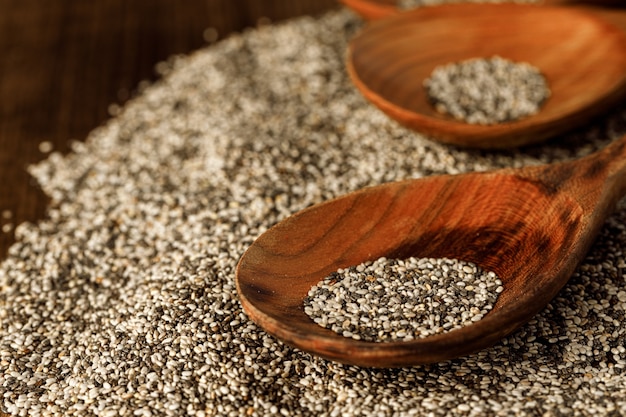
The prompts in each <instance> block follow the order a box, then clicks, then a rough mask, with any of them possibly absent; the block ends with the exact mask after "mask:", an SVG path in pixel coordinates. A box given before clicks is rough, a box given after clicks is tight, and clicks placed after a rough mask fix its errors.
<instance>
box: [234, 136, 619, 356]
mask: <svg viewBox="0 0 626 417" xmlns="http://www.w3.org/2000/svg"><path fill="white" fill-rule="evenodd" d="M625 193H626V136H625V137H624V138H622V139H621V140H619V141H617V142H616V143H614V144H612V145H611V146H609V147H608V148H606V149H605V150H603V151H601V152H598V153H597V154H595V155H592V156H590V157H587V158H585V159H582V160H578V161H574V162H567V163H561V164H555V165H545V166H535V167H526V168H522V169H507V170H501V171H493V172H488V173H471V174H464V175H456V176H450V175H445V176H434V177H428V178H422V179H417V180H408V181H403V182H395V183H389V184H384V185H381V186H376V187H372V188H366V189H363V190H360V191H357V192H355V193H351V194H348V195H346V196H343V197H340V198H338V199H335V200H332V201H328V202H325V203H322V204H320V205H317V206H313V207H311V208H309V209H306V210H303V211H301V212H299V213H297V214H295V215H294V216H292V217H290V218H288V219H286V220H284V221H283V222H281V223H279V224H278V225H276V226H275V227H273V228H272V229H270V230H269V231H268V232H266V233H265V234H264V235H262V236H260V237H259V238H258V239H257V241H256V242H255V243H254V244H253V245H252V246H251V247H250V248H249V249H248V251H247V252H246V253H245V254H244V256H243V257H242V259H241V261H240V263H239V265H238V268H237V275H236V279H237V289H238V292H239V296H240V300H241V302H242V305H243V307H244V309H245V311H246V312H247V314H248V315H249V316H250V317H251V318H252V319H253V320H255V321H256V322H257V323H258V324H260V325H261V326H262V327H264V328H265V329H266V330H267V331H268V332H269V333H271V334H273V335H275V336H276V337H278V338H280V339H282V340H284V341H285V342H287V343H289V344H291V345H294V346H296V347H298V348H300V349H303V350H305V351H309V352H312V353H315V354H318V355H321V356H324V357H326V358H329V359H332V360H336V361H340V362H345V363H349V364H356V365H361V366H374V367H398V366H408V365H416V364H423V363H430V362H436V361H442V360H446V359H450V358H455V357H459V356H463V355H466V354H468V353H471V352H474V351H476V350H479V349H482V348H485V347H488V346H490V345H492V344H494V343H496V342H497V341H498V340H500V339H501V338H502V337H503V336H505V335H506V334H509V333H510V332H512V331H513V330H514V329H516V328H517V327H518V326H520V325H522V324H523V323H525V322H526V321H527V320H529V319H530V318H531V317H532V316H533V315H534V314H536V313H537V312H538V311H539V310H540V309H542V308H543V307H544V306H545V305H546V304H547V303H548V302H549V301H550V300H551V299H552V298H553V297H554V296H555V295H556V294H557V292H558V291H559V290H560V289H561V288H562V286H563V285H564V284H565V283H566V282H567V280H568V279H569V277H570V276H571V274H572V273H573V271H574V269H575V267H576V266H577V265H578V263H579V262H580V261H581V260H582V258H583V257H584V256H585V254H586V253H587V251H588V249H589V247H590V246H591V244H592V243H593V241H594V240H595V238H596V236H597V233H598V231H599V229H600V227H601V225H602V224H603V222H604V220H605V219H606V217H607V216H608V215H609V214H610V213H611V212H612V211H613V210H614V207H615V205H616V203H617V201H618V199H619V198H620V197H621V196H623V195H624V194H625ZM381 256H385V257H388V258H405V257H408V256H416V257H435V258H439V257H449V258H457V259H462V260H466V261H471V262H474V263H476V264H477V265H480V266H482V267H483V268H485V269H487V270H491V271H494V272H496V273H497V274H498V275H499V277H500V278H501V279H502V281H503V286H504V291H503V292H502V293H501V294H500V296H499V298H498V300H497V302H496V304H495V305H494V309H493V310H492V311H491V312H489V313H488V314H487V315H486V316H485V318H484V319H482V320H480V321H478V322H476V323H475V324H472V325H470V326H467V327H464V328H462V329H459V330H454V331H451V332H449V333H444V334H439V335H436V336H429V337H426V338H423V339H418V340H415V341H410V342H385V343H376V342H364V341H356V340H354V339H351V338H345V337H343V336H341V335H338V334H335V333H334V332H332V331H330V330H328V329H325V328H322V327H321V326H318V325H317V324H315V323H314V322H313V321H312V320H311V319H310V318H309V317H308V316H306V314H305V313H304V310H303V299H304V297H305V296H306V294H307V292H308V291H309V289H310V288H311V287H312V286H313V285H314V284H316V283H317V282H319V281H320V280H322V279H323V278H324V277H326V276H327V275H329V274H330V273H331V272H334V271H336V270H337V269H338V268H345V267H348V266H353V265H358V264H359V263H362V262H365V261H368V260H374V259H377V258H379V257H381Z"/></svg>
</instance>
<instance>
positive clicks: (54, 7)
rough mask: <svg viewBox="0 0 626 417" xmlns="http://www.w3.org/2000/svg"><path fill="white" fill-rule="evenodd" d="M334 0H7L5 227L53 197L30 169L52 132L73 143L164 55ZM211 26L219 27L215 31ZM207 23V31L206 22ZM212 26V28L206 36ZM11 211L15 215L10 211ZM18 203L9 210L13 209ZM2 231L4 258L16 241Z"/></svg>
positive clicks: (0, 11)
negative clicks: (40, 186) (33, 178)
mask: <svg viewBox="0 0 626 417" xmlns="http://www.w3.org/2000/svg"><path fill="white" fill-rule="evenodd" d="M335 6H336V4H335V1H334V0H298V1H295V2H294V1H290V0H237V1H233V0H202V1H201V0H185V1H171V0H132V1H126V0H98V1H76V0H58V1H57V0H55V1H50V2H49V1H41V0H39V1H37V0H0V227H2V226H5V225H7V224H13V225H17V224H19V223H21V222H23V221H37V219H40V218H41V217H42V216H43V215H44V213H45V208H46V204H47V201H46V198H45V196H44V195H43V194H42V193H41V191H40V190H38V188H37V187H36V185H35V184H34V183H33V181H32V179H31V178H30V176H29V175H28V174H27V172H26V169H25V168H26V166H27V165H28V164H31V163H34V162H37V161H39V160H41V159H42V158H44V157H45V155H44V154H42V153H41V152H40V151H39V150H38V145H39V143H40V142H42V141H49V142H51V143H52V144H53V145H54V149H55V150H58V151H61V152H66V151H67V150H68V144H69V142H70V141H71V140H84V138H85V137H86V135H87V133H88V132H89V131H91V130H92V129H94V128H95V127H97V126H98V125H100V124H101V123H103V122H104V121H105V120H106V119H107V118H108V117H109V116H108V113H107V109H108V107H109V105H110V104H111V103H118V104H123V103H124V102H125V101H126V100H127V99H128V98H129V97H130V96H131V95H132V94H133V92H134V91H135V90H136V87H137V85H138V84H139V83H140V81H142V80H154V79H155V78H156V74H155V71H154V65H155V64H156V63H157V62H159V61H161V60H164V59H167V58H168V57H169V56H170V55H172V54H179V53H187V52H190V51H192V50H194V49H196V48H200V47H202V46H204V45H206V44H207V43H206V41H205V37H206V38H207V39H208V40H212V39H213V38H214V35H215V34H216V33H217V34H218V36H219V37H220V38H221V37H225V36H227V35H228V34H229V33H231V32H233V31H240V30H242V29H243V28H246V27H250V26H255V25H256V24H257V22H259V21H262V22H268V21H278V20H282V19H286V18H289V17H292V16H297V15H302V14H316V13H320V12H322V11H323V10H327V9H329V8H332V7H335ZM207 28H212V29H210V30H208V31H206V29H207ZM205 31H206V32H205ZM205 35H206V36H205ZM7 210H8V211H9V212H10V213H11V215H12V216H11V218H4V217H3V216H1V213H2V212H5V211H7ZM7 213H8V212H7ZM13 240H14V238H13V233H3V232H1V231H0V259H2V258H3V257H4V256H5V254H6V251H7V249H8V247H9V245H10V244H11V243H12V242H13Z"/></svg>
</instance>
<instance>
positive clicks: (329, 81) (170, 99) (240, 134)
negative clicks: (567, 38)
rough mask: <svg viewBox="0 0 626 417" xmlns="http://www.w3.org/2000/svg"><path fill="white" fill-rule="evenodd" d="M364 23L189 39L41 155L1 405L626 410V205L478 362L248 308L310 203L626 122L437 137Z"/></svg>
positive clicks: (624, 118)
mask: <svg viewBox="0 0 626 417" xmlns="http://www.w3.org/2000/svg"><path fill="white" fill-rule="evenodd" d="M360 25H361V21H360V20H359V19H358V18H357V17H355V15H353V14H352V13H350V12H347V11H337V12H332V13H329V14H326V15H324V16H322V17H320V18H315V19H314V18H302V19H296V20H294V21H292V22H288V23H285V24H280V25H275V26H264V27H262V28H260V29H255V30H251V31H249V32H246V33H244V34H242V35H237V36H232V37H230V38H228V39H225V40H223V41H219V42H216V43H214V44H212V45H210V46H208V47H207V48H205V49H203V50H200V51H197V52H196V53H194V54H192V55H190V56H180V57H175V58H173V59H171V60H170V61H168V62H167V63H165V64H163V65H161V66H160V70H162V71H163V74H164V75H163V78H162V80H161V81H159V82H158V83H156V84H154V85H152V86H146V87H145V89H143V91H142V92H141V94H140V95H139V96H138V97H136V98H135V99H133V100H131V101H130V102H128V103H127V104H125V105H124V107H123V108H121V109H120V111H119V113H118V114H117V116H116V117H114V118H112V119H111V120H110V121H109V122H108V123H107V124H106V125H104V126H102V127H100V128H98V129H96V130H94V131H93V132H92V133H91V134H90V136H89V138H87V140H86V142H84V143H83V142H80V143H75V144H74V146H73V152H72V153H71V154H69V155H65V156H63V155H60V154H59V153H56V152H52V153H51V154H49V155H48V158H47V159H46V160H45V161H43V162H41V163H39V164H37V165H36V166H33V167H31V169H30V172H31V173H32V174H33V175H34V176H35V177H36V179H37V180H38V182H39V183H40V184H41V186H42V188H43V190H44V191H45V192H46V193H47V194H48V195H49V196H50V197H51V201H52V203H51V206H50V208H49V211H48V215H47V217H46V218H45V219H43V220H41V221H40V222H38V223H37V224H31V223H25V224H21V225H19V226H16V229H15V232H16V235H17V236H16V238H17V243H16V244H15V245H14V246H12V247H11V249H10V251H9V254H8V256H7V258H6V260H4V262H2V264H0V396H1V398H2V400H1V401H0V412H2V413H6V414H9V415H13V416H29V417H37V416H138V415H154V416H157V415H158V416H182V415H189V416H197V417H203V416H204V417H207V416H220V417H221V416H236V417H239V416H253V417H254V416H271V415H279V414H281V415H290V416H305V417H308V416H321V417H330V416H357V415H358V416H398V417H405V416H416V415H417V416H420V415H424V416H485V415H487V416H510V415H515V416H537V415H541V416H586V415H594V416H602V415H605V416H608V415H623V414H625V412H626V394H624V393H625V392H626V371H625V367H626V350H625V348H624V346H625V344H626V326H624V322H625V321H626V281H625V280H624V274H625V271H626V259H625V255H624V253H625V250H624V248H626V226H625V225H626V209H624V208H622V209H621V210H620V211H618V212H617V213H616V214H615V215H614V216H613V217H611V219H609V221H608V222H607V223H606V225H605V227H604V228H603V230H602V233H601V234H600V236H599V237H598V239H597V241H596V243H595V245H594V247H593V249H592V251H591V252H590V253H589V255H588V256H587V258H586V259H585V260H584V261H583V263H582V264H581V266H580V267H579V268H578V269H577V271H576V273H575V274H574V276H573V277H572V279H571V280H570V282H569V283H568V285H567V286H566V287H565V288H564V289H563V290H562V291H561V293H560V295H559V296H558V297H557V298H555V299H554V300H553V302H552V303H550V305H548V306H547V307H546V308H545V309H544V310H543V311H542V312H541V313H540V314H538V315H537V316H536V317H535V318H534V319H533V320H532V321H530V322H529V323H527V324H526V325H524V326H523V327H522V328H520V329H519V330H518V331H516V332H515V333H513V334H512V335H510V336H509V337H506V338H504V339H503V340H502V341H501V342H500V343H498V344H496V345H495V346H494V347H492V348H490V349H485V350H483V351H481V352H478V353H476V354H473V355H469V356H467V357H465V358H460V359H458V360H452V361H446V362H442V363H438V364H433V365H429V366H418V367H412V368H404V369H364V368H359V367H355V366H347V365H341V364H338V363H333V362H329V361H326V360H324V359H321V358H318V357H315V356H312V355H309V354H307V353H303V352H301V351H299V350H297V349H293V348H290V347H288V346H286V345H284V344H282V343H281V342H280V341H278V340H276V339H274V338H273V337H271V336H269V335H268V334H267V333H265V332H264V331H263V330H262V329H260V328H259V327H257V326H256V325H255V324H254V323H253V322H251V321H250V320H249V319H248V317H247V316H246V315H245V314H243V312H242V310H241V307H240V305H239V302H238V299H237V296H236V290H235V281H234V271H235V266H236V265H237V261H238V260H239V258H240V257H241V255H242V254H243V252H244V251H245V250H246V249H247V247H248V246H249V245H250V244H251V243H252V242H253V241H254V239H255V238H256V237H258V236H259V234H261V233H263V232H264V231H265V230H267V229H268V228H269V227H270V226H272V225H273V224H275V223H276V222H277V221H279V220H281V219H284V218H285V217H286V216H288V215H290V214H292V213H294V212H295V211H297V210H300V209H302V208H305V207H307V206H310V205H311V204H314V203H318V202H321V201H323V200H326V199H328V198H332V197H336V196H338V195H340V194H344V193H346V192H349V191H353V190H355V189H358V188H361V187H364V186H368V185H374V184H379V183H381V182H385V181H393V180H399V179H406V178H418V177H424V176H428V175H436V174H444V173H445V174H454V173H462V172H472V171H484V170H487V169H493V168H500V167H510V166H513V167H519V166H525V165H534V164H538V163H542V162H555V161H562V160H567V159H571V158H573V157H576V156H583V155H586V154H589V153H590V152H593V151H595V150H598V149H600V148H602V147H604V146H606V145H607V143H609V142H610V141H611V140H612V139H613V138H616V137H619V136H621V135H622V134H624V133H626V110H625V109H624V108H623V107H620V108H618V109H615V111H614V112H613V113H612V114H610V115H606V116H605V118H604V119H602V120H597V121H596V122H595V124H594V125H593V126H589V127H587V128H584V129H579V131H578V133H577V134H570V135H568V136H564V137H562V138H560V139H559V140H553V141H551V142H549V143H544V144H542V145H541V146H530V147H525V148H523V149H518V150H511V151H472V150H462V149H457V148H452V147H447V146H444V145H441V144H439V143H436V142H433V141H430V140H428V138H425V137H423V136H421V135H419V134H416V133H415V132H412V131H409V130H407V129H404V128H402V127H400V126H399V125H398V124H396V123H395V122H393V121H391V120H389V119H388V118H387V117H386V116H384V115H383V113H381V112H380V111H378V110H377V109H376V108H375V107H373V106H372V105H371V104H369V103H368V102H367V101H366V100H364V99H363V97H361V95H360V93H359V92H358V91H357V90H356V89H355V88H354V87H353V86H352V84H351V83H350V80H349V78H348V77H347V75H346V73H345V70H344V67H343V62H344V57H345V51H346V48H347V41H348V40H349V39H350V38H351V37H352V36H353V35H354V33H355V30H356V29H358V28H359V27H360ZM466 288H467V286H466ZM468 409H469V411H468Z"/></svg>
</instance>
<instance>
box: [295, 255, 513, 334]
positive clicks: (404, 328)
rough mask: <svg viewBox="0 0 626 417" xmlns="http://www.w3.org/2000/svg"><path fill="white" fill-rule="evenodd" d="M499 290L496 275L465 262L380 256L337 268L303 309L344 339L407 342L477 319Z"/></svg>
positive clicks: (311, 294) (458, 326)
mask: <svg viewBox="0 0 626 417" xmlns="http://www.w3.org/2000/svg"><path fill="white" fill-rule="evenodd" d="M502 289H503V287H502V282H501V281H500V280H499V279H498V278H497V276H496V274H494V273H493V272H487V271H484V270H483V269H482V268H480V267H478V266H476V265H475V264H473V263H470V262H464V261H459V260H456V259H446V258H439V259H430V258H421V259H417V258H409V259H406V260H402V259H386V258H380V259H377V260H375V261H373V262H366V263H363V264H360V265H357V266H353V267H350V268H346V269H340V270H338V271H337V272H335V273H333V274H331V275H329V276H328V277H326V278H325V279H324V280H322V281H321V282H320V283H319V284H317V285H315V286H313V287H312V288H311V290H310V291H309V293H308V296H307V297H306V298H305V300H304V312H305V313H306V314H307V315H308V316H309V317H311V319H313V321H315V322H316V323H317V324H319V325H320V326H322V327H326V328H329V329H331V330H332V331H334V332H335V333H338V334H341V335H343V336H345V337H351V338H353V339H356V340H366V341H371V342H390V341H410V340H413V339H417V338H423V337H428V336H431V335H434V334H440V333H445V332H449V331H451V330H455V329H460V328H461V327H463V326H466V325H468V324H472V323H474V322H476V321H478V320H480V319H482V318H483V316H484V315H485V314H487V313H488V312H489V311H490V310H491V309H492V308H493V305H494V303H495V302H496V299H497V297H498V294H499V293H500V292H502Z"/></svg>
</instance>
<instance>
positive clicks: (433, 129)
mask: <svg viewBox="0 0 626 417" xmlns="http://www.w3.org/2000/svg"><path fill="white" fill-rule="evenodd" d="M495 55H498V56H501V57H503V58H506V59H509V60H511V61H514V62H528V63H530V64H532V65H533V66H535V67H537V68H538V69H539V70H540V71H541V72H542V74H543V75H544V76H545V78H546V80H547V82H548V86H549V88H550V90H551V96H550V97H549V98H548V99H547V100H546V102H545V103H544V104H543V106H542V107H541V108H540V110H539V112H538V113H536V114H535V115H532V116H529V117H525V118H522V119H519V120H516V121H510V122H506V123H497V124H492V125H477V124H469V123H465V122H463V121H459V120H455V119H454V118H452V117H451V116H448V115H444V114H441V113H439V112H437V111H436V110H435V108H434V107H433V106H432V104H431V103H430V102H429V99H428V96H427V93H426V90H425V88H424V86H423V81H424V80H425V79H426V78H428V77H429V76H430V75H431V73H432V71H433V70H434V69H435V67H437V66H440V65H445V64H450V63H453V62H458V61H463V60H467V59H472V58H479V57H482V58H489V57H492V56H495ZM347 68H348V73H349V74H350V77H351V79H352V81H353V83H354V84H355V85H356V87H357V88H358V89H359V90H360V91H361V93H362V94H363V95H364V96H365V97H366V98H367V99H368V100H369V101H370V102H371V103H373V104H374V105H376V106H377V107H378V108H380V109H381V110H382V111H383V112H385V113H386V114H387V115H388V116H390V117H391V118H393V119H395V120H396V121H398V122H399V123H401V124H403V125H405V126H406V127H409V128H411V129H414V130H416V131H418V132H421V133H423V134H425V135H427V136H428V137H430V138H433V139H435V140H438V141H441V142H444V143H448V144H453V145H457V146H464V147H474V148H509V147H516V146H521V145H526V144H530V143H536V142H540V141H542V140H545V139H547V138H549V137H552V136H555V135H557V134H560V133H562V132H565V131H567V130H571V129H573V128H575V127H577V126H580V125H582V124H584V123H586V122H588V121H589V120H590V119H592V118H593V117H594V116H596V115H598V114H600V113H602V112H604V111H606V110H607V109H609V108H611V106H613V105H615V103H616V102H618V101H619V100H620V99H621V98H623V97H624V96H625V95H626V34H625V33H624V32H623V31H621V30H620V29H618V28H617V27H616V26H614V25H613V24H611V23H609V22H608V21H607V20H606V19H602V18H600V17H598V16H597V15H594V14H591V13H587V12H586V11H585V10H583V9H579V8H573V7H550V6H536V5H522V4H474V3H471V4H449V5H442V6H432V7H422V8H418V9H414V10H411V11H407V12H404V13H397V14H396V15H394V16H392V17H389V18H386V19H382V20H379V21H376V22H373V23H371V24H369V25H368V26H367V27H366V28H365V29H364V30H363V31H362V32H361V33H360V34H358V35H357V36H356V37H355V38H354V39H352V41H351V42H350V46H349V51H348V58H347Z"/></svg>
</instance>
